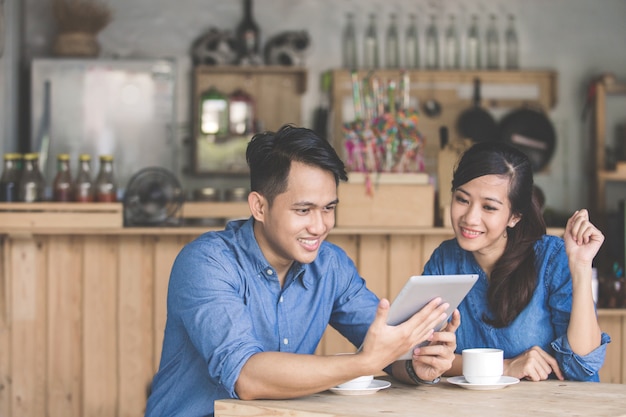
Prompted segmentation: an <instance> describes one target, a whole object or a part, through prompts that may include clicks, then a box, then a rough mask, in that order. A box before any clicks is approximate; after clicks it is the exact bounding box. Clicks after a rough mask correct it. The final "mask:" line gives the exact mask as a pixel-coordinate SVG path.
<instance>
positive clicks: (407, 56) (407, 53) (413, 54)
mask: <svg viewBox="0 0 626 417" xmlns="http://www.w3.org/2000/svg"><path fill="white" fill-rule="evenodd" d="M404 65H405V67H406V68H419V66H420V47H419V32H418V29H417V17H416V16H415V15H414V14H413V13H411V14H410V15H409V25H408V27H407V29H406V35H405V37H404Z"/></svg>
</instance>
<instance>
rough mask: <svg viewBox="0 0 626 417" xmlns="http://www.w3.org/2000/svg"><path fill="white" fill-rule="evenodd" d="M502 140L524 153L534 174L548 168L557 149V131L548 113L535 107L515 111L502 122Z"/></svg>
mask: <svg viewBox="0 0 626 417" xmlns="http://www.w3.org/2000/svg"><path fill="white" fill-rule="evenodd" d="M500 132H501V139H502V140H503V141H505V142H508V143H510V144H511V145H513V146H514V147H516V148H517V149H519V150H521V151H522V152H524V153H525V154H526V155H527V156H528V158H529V159H530V163H531V165H532V167H533V171H534V172H538V171H541V170H542V169H544V168H545V167H546V165H547V164H548V162H550V159H551V158H552V155H553V154H554V149H555V148H556V131H555V129H554V126H553V125H552V121H551V120H550V118H549V117H548V116H547V115H546V113H545V112H544V111H543V110H542V109H540V108H535V107H530V106H527V107H523V108H519V109H515V110H513V111H511V112H510V113H508V114H507V115H506V116H504V117H503V118H502V120H500Z"/></svg>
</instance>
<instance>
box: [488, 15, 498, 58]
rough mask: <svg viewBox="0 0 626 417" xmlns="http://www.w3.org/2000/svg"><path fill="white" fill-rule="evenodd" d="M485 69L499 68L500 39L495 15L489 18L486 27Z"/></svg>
mask: <svg viewBox="0 0 626 417" xmlns="http://www.w3.org/2000/svg"><path fill="white" fill-rule="evenodd" d="M487 68H488V69H498V68H500V38H499V36H498V27H497V25H496V15H495V14H492V15H490V16H489V26H488V27H487Z"/></svg>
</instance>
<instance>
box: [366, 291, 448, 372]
mask: <svg viewBox="0 0 626 417" xmlns="http://www.w3.org/2000/svg"><path fill="white" fill-rule="evenodd" d="M448 307H449V304H448V303H443V304H442V303H441V298H436V299H434V300H432V301H431V302H429V303H428V304H426V305H425V306H424V307H423V308H422V309H421V310H420V311H419V312H417V313H415V314H414V315H413V316H412V317H411V318H409V319H408V320H407V321H405V322H404V323H402V324H399V325H397V326H390V325H388V324H387V316H388V314H389V301H388V300H386V299H382V300H381V301H380V303H379V304H378V310H377V311H376V318H375V319H374V322H373V323H372V325H371V326H370V328H369V330H368V332H367V335H366V336H365V340H364V341H363V345H362V347H361V352H360V353H359V355H363V357H364V358H367V360H366V361H365V362H366V363H370V364H371V365H372V369H371V371H372V372H370V373H375V372H379V371H380V370H381V369H383V368H385V367H386V366H387V365H389V364H390V363H392V362H394V361H395V360H396V359H397V358H399V357H400V356H402V355H403V354H405V353H406V352H408V351H409V350H411V348H413V347H414V346H415V345H417V344H419V343H421V342H424V341H427V340H433V338H434V337H435V336H434V335H433V333H434V330H433V329H434V328H435V327H436V326H437V325H438V324H439V323H441V321H442V320H445V318H446V310H447V308H448ZM437 340H439V339H437ZM455 341H456V339H455Z"/></svg>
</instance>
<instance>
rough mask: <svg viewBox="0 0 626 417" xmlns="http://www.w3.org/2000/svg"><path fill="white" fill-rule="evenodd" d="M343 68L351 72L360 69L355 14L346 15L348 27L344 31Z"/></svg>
mask: <svg viewBox="0 0 626 417" xmlns="http://www.w3.org/2000/svg"><path fill="white" fill-rule="evenodd" d="M342 41H343V42H342V48H343V49H342V53H343V67H344V68H347V69H349V70H355V69H357V68H358V65H359V64H358V59H357V46H356V29H355V27H354V14H352V13H347V14H346V26H345V27H344V30H343V39H342Z"/></svg>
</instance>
